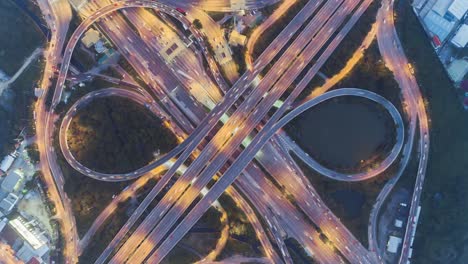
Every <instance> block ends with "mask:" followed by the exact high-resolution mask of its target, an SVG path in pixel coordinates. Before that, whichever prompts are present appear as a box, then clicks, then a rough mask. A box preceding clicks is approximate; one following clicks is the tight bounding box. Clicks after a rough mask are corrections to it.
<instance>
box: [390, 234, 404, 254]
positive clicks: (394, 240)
mask: <svg viewBox="0 0 468 264" xmlns="http://www.w3.org/2000/svg"><path fill="white" fill-rule="evenodd" d="M400 243H401V238H399V237H396V236H390V238H389V239H388V243H387V251H388V252H390V253H396V252H397V251H398V247H399V246H400Z"/></svg>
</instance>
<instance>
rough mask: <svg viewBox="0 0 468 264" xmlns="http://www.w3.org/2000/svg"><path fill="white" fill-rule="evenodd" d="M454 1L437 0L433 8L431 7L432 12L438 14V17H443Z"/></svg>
mask: <svg viewBox="0 0 468 264" xmlns="http://www.w3.org/2000/svg"><path fill="white" fill-rule="evenodd" d="M453 1H454V0H438V1H437V2H435V4H434V6H433V7H432V10H434V12H436V13H437V14H439V15H440V16H444V15H445V13H447V10H448V9H449V6H450V5H451V4H452V3H453Z"/></svg>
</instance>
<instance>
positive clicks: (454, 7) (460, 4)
mask: <svg viewBox="0 0 468 264" xmlns="http://www.w3.org/2000/svg"><path fill="white" fill-rule="evenodd" d="M439 1H440V0H439ZM467 10H468V0H454V1H453V3H452V4H451V5H450V7H449V8H448V11H449V12H450V13H451V14H452V15H453V16H454V17H456V18H457V19H458V20H460V19H462V18H463V16H464V15H465V13H466V11H467Z"/></svg>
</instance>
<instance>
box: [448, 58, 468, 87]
mask: <svg viewBox="0 0 468 264" xmlns="http://www.w3.org/2000/svg"><path fill="white" fill-rule="evenodd" d="M447 71H448V74H449V75H450V78H451V79H452V80H453V81H454V82H459V81H461V80H462V79H463V77H464V76H465V74H466V73H467V72H468V61H466V60H454V61H452V63H450V65H449V66H448V68H447Z"/></svg>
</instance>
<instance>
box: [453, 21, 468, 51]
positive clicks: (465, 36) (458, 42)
mask: <svg viewBox="0 0 468 264" xmlns="http://www.w3.org/2000/svg"><path fill="white" fill-rule="evenodd" d="M451 42H452V44H453V45H455V46H457V47H459V48H464V47H465V46H466V44H467V43H468V25H465V24H463V25H462V26H461V27H460V28H459V29H458V31H457V34H455V36H454V37H453V38H452V40H451Z"/></svg>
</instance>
